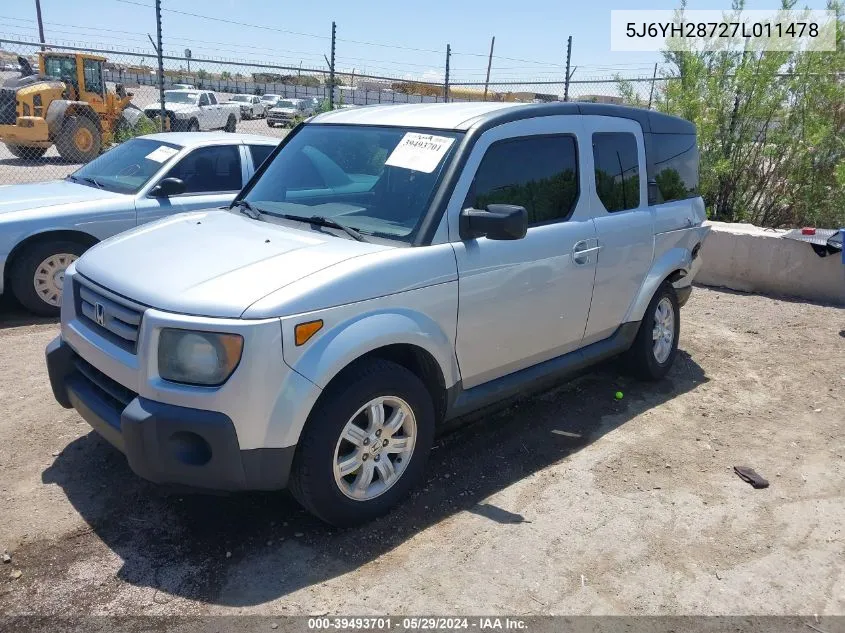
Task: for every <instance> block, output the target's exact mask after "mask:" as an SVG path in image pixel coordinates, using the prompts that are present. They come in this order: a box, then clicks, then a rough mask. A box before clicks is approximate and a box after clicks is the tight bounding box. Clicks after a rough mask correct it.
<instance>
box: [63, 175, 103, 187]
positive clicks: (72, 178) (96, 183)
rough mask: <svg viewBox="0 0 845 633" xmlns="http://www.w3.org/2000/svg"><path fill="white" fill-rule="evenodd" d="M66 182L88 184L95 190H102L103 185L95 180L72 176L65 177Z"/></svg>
mask: <svg viewBox="0 0 845 633" xmlns="http://www.w3.org/2000/svg"><path fill="white" fill-rule="evenodd" d="M67 179H68V180H70V181H71V182H87V183H88V184H91V185H94V186H95V187H96V188H97V189H103V188H104V187H103V185H101V184H100V183H99V182H97V180H96V179H95V178H91V177H81V176H74V175H73V174H71V175H69V176H68V177H67Z"/></svg>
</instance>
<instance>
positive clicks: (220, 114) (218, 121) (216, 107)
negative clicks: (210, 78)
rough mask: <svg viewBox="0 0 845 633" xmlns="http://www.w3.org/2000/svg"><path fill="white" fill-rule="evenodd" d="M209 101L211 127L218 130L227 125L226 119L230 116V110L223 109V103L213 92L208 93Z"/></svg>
mask: <svg viewBox="0 0 845 633" xmlns="http://www.w3.org/2000/svg"><path fill="white" fill-rule="evenodd" d="M208 101H209V104H210V105H209V112H210V114H211V116H210V117H209V121H210V123H209V126H210V128H211V129H214V130H217V129H220V128H221V127H223V126H224V125H226V117H227V116H228V113H229V112H228V110H226V109H225V108H224V107H223V104H222V103H219V102H218V101H217V95H215V94H214V93H213V92H209V93H208Z"/></svg>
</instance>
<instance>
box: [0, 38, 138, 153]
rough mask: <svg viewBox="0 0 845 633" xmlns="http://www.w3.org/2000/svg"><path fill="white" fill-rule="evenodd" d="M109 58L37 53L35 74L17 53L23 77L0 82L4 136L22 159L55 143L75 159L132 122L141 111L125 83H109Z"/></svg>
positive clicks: (98, 148)
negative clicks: (111, 85)
mask: <svg viewBox="0 0 845 633" xmlns="http://www.w3.org/2000/svg"><path fill="white" fill-rule="evenodd" d="M105 61H106V58H105V57H98V56H95V55H84V54H80V53H56V52H52V51H46V52H41V53H39V54H38V70H39V72H38V73H36V72H35V71H34V70H33V69H32V66H31V65H30V64H29V62H28V61H27V60H26V59H25V58H23V57H19V58H18V63H20V65H21V76H20V77H16V78H14V79H9V80H7V81H6V82H5V83H4V84H3V86H2V87H0V141H2V142H3V143H5V144H6V147H8V148H9V151H10V152H11V153H12V154H14V155H15V156H18V157H19V158H27V159H35V158H40V157H41V156H43V155H44V152H46V151H47V150H48V149H49V148H50V146H52V145H53V144H55V145H56V149H57V150H58V152H59V155H60V156H61V157H62V158H64V159H65V160H68V161H71V162H74V163H79V162H88V161H90V160H92V159H93V158H95V157H96V156H97V155H99V153H100V151H101V150H102V149H103V147H105V146H107V145H109V144H110V143H111V142H112V139H113V138H114V134H115V132H116V131H117V130H118V129H120V127H121V126H123V125H129V126H134V125H135V124H136V123H137V120H138V119H139V118H140V117H141V116H143V113H142V112H141V111H140V110H138V109H137V108H135V107H134V106H131V105H130V101H131V99H132V96H131V94H127V93H126V91H125V90H124V89H123V86H122V85H120V84H118V85H117V87H116V90H115V91H114V92H110V91H109V90H108V89H107V88H106V82H105V79H104V77H103V64H104V63H105Z"/></svg>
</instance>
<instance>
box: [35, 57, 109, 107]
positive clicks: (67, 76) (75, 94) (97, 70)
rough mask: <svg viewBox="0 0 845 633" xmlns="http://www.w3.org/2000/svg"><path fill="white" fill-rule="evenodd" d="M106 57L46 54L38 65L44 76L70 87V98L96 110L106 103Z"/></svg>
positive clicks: (40, 58)
mask: <svg viewBox="0 0 845 633" xmlns="http://www.w3.org/2000/svg"><path fill="white" fill-rule="evenodd" d="M105 61H106V58H105V57H97V56H94V55H78V54H72V53H44V54H42V55H40V56H39V60H38V64H39V67H40V71H41V74H42V75H47V76H49V77H53V78H55V79H58V80H59V81H62V82H63V83H64V84H65V85H66V86H67V87H68V98H69V99H71V100H73V101H87V102H88V103H90V104H91V105H92V106H93V107H94V108H95V109H98V108H97V105H99V106H101V107H102V106H104V105H105V102H106V82H105V81H104V78H103V64H104V62H105Z"/></svg>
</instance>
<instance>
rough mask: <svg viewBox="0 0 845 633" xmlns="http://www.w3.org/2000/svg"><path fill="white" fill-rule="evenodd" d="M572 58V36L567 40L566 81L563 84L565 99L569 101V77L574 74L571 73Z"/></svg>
mask: <svg viewBox="0 0 845 633" xmlns="http://www.w3.org/2000/svg"><path fill="white" fill-rule="evenodd" d="M571 59H572V36H571V35H570V36H569V39H567V41H566V83H565V84H564V85H563V100H564V101H569V79H570V77H571V76H572V75H570V73H569V63H570V60H571Z"/></svg>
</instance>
